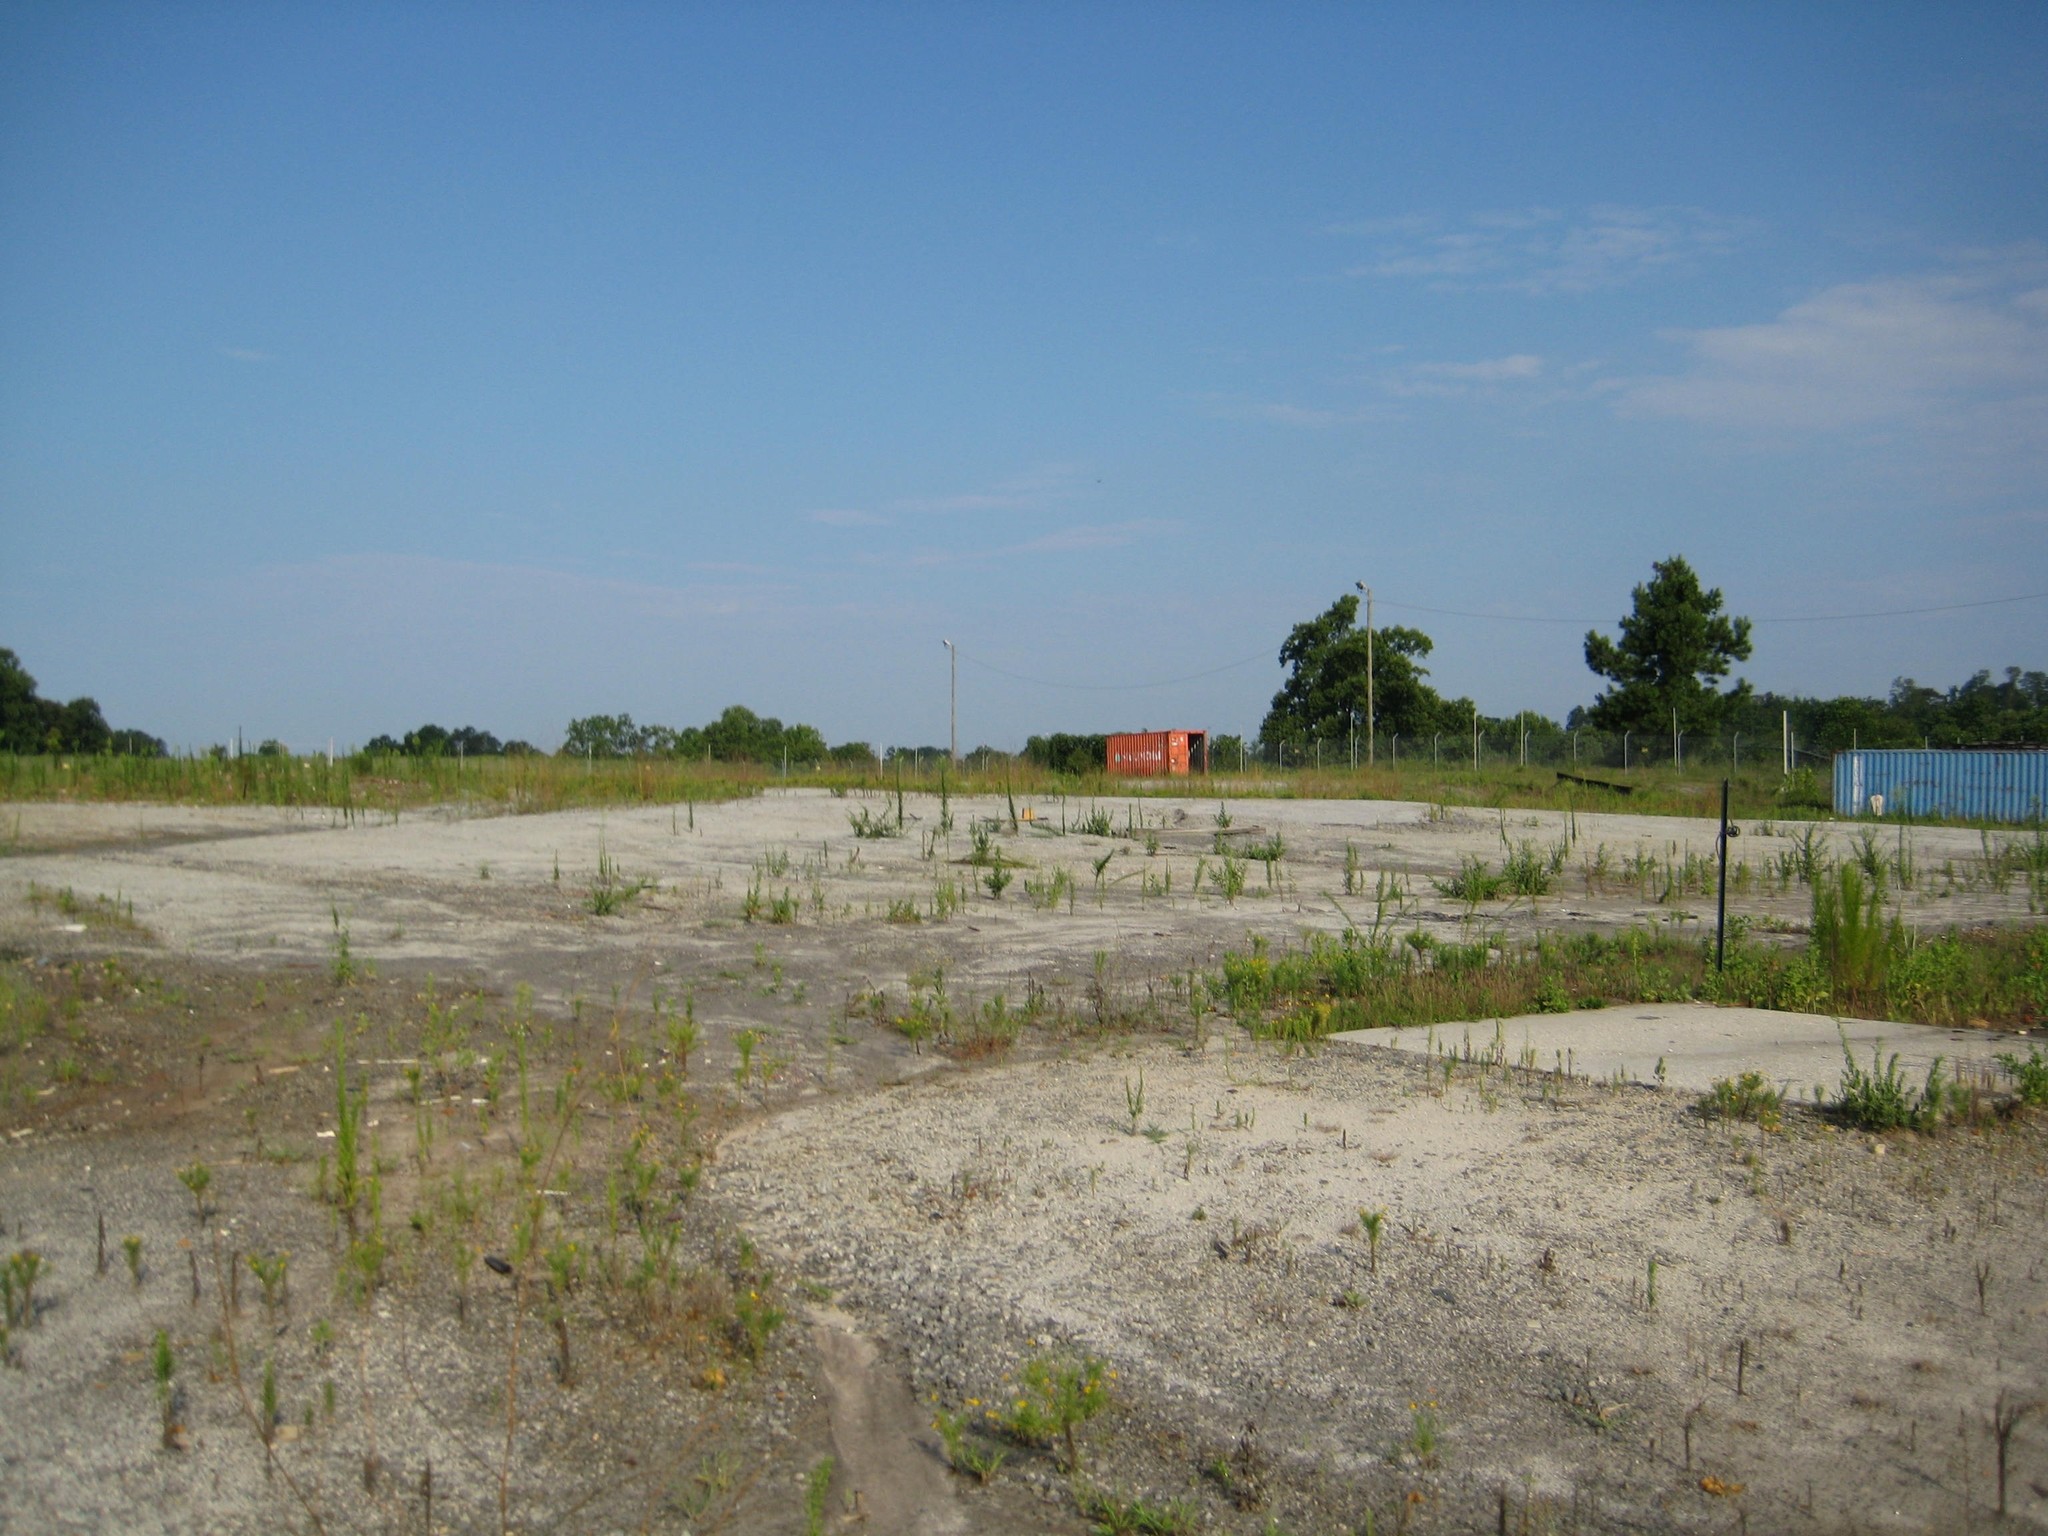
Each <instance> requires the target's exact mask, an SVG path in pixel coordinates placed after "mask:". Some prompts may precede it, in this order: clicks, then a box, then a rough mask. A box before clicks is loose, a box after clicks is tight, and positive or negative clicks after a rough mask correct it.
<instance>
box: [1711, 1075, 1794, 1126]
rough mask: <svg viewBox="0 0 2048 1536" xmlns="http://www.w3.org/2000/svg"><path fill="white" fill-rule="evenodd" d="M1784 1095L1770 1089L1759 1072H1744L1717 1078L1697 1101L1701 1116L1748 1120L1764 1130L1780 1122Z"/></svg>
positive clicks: (1768, 1081) (1767, 1079) (1783, 1106)
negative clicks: (1705, 1093) (1703, 1096)
mask: <svg viewBox="0 0 2048 1536" xmlns="http://www.w3.org/2000/svg"><path fill="white" fill-rule="evenodd" d="M1784 1109H1785V1095H1784V1093H1783V1092H1782V1091H1781V1090H1779V1089H1776V1088H1773V1087H1772V1086H1771V1083H1770V1079H1769V1078H1767V1077H1765V1076H1764V1075H1763V1073H1761V1072H1745V1073H1743V1074H1742V1075H1741V1076H1740V1077H1737V1078H1733V1079H1730V1078H1725V1077H1723V1078H1717V1079H1716V1080H1715V1082H1714V1086H1713V1087H1712V1089H1711V1090H1709V1092H1708V1093H1707V1096H1706V1097H1705V1098H1704V1099H1702V1100H1701V1101H1700V1111H1701V1113H1703V1114H1707V1115H1713V1116H1718V1117H1719V1118H1721V1119H1723V1120H1749V1121H1753V1122H1754V1123H1755V1124H1757V1125H1759V1126H1761V1127H1762V1128H1763V1129H1765V1130H1767V1131H1775V1130H1777V1129H1778V1128H1779V1126H1780V1125H1781V1124H1782V1123H1783V1115H1784Z"/></svg>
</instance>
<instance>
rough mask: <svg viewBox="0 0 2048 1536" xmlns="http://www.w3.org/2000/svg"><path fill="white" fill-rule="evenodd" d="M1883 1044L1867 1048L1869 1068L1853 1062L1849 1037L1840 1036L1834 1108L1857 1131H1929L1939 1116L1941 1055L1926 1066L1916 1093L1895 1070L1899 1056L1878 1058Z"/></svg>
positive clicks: (1854, 1058) (1894, 1054)
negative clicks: (1839, 1081) (1838, 1088)
mask: <svg viewBox="0 0 2048 1536" xmlns="http://www.w3.org/2000/svg"><path fill="white" fill-rule="evenodd" d="M1883 1054H1884V1044H1883V1042H1882V1041H1880V1042H1879V1043H1878V1044H1877V1045H1875V1046H1873V1047H1872V1048H1871V1052H1870V1069H1869V1070H1868V1071H1865V1070H1864V1069H1863V1068H1862V1067H1859V1066H1857V1065H1856V1057H1855V1054H1854V1053H1853V1052H1852V1051H1850V1049H1849V1037H1848V1034H1847V1033H1846V1032H1844V1034H1843V1035H1842V1094H1841V1097H1840V1098H1839V1099H1838V1100H1837V1101H1836V1103H1835V1110H1836V1112H1837V1113H1838V1114H1840V1115H1841V1117H1842V1118H1843V1119H1844V1120H1846V1121H1848V1122H1849V1124H1850V1125H1852V1126H1854V1127H1855V1128H1856V1129H1857V1130H1859V1131H1891V1130H1899V1129H1911V1130H1916V1131H1928V1130H1932V1129H1933V1128H1934V1127H1935V1125H1936V1124H1938V1123H1939V1122H1940V1119H1941V1105H1942V1091H1941V1065H1942V1058H1941V1057H1939V1056H1937V1057H1935V1058H1934V1063H1933V1065H1932V1066H1930V1067H1929V1068H1928V1069H1927V1083H1926V1086H1925V1087H1923V1088H1922V1089H1921V1090H1920V1091H1919V1092H1918V1093H1917V1094H1916V1093H1914V1091H1913V1090H1912V1089H1910V1088H1908V1087H1907V1086H1906V1081H1905V1078H1904V1077H1903V1076H1901V1074H1900V1072H1899V1055H1898V1052H1896V1051H1894V1052H1893V1053H1892V1057H1891V1060H1890V1061H1882V1057H1883Z"/></svg>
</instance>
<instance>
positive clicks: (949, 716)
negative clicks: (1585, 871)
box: [939, 640, 960, 768]
mask: <svg viewBox="0 0 2048 1536" xmlns="http://www.w3.org/2000/svg"><path fill="white" fill-rule="evenodd" d="M939 644H941V645H943V646H944V647H945V648H946V659H947V661H948V662H949V663H950V664H951V671H952V680H951V685H950V686H949V687H948V689H947V691H946V754H947V755H946V766H947V767H948V768H958V767H959V766H960V649H959V647H958V646H956V645H954V644H953V642H952V641H950V640H941V641H940V642H939Z"/></svg>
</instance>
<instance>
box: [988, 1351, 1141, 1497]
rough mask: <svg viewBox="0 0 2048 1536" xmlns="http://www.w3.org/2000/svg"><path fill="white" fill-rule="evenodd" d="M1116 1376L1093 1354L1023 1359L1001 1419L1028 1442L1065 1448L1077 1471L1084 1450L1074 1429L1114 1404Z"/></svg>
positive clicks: (1067, 1463) (1070, 1466)
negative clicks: (1111, 1385) (1112, 1387)
mask: <svg viewBox="0 0 2048 1536" xmlns="http://www.w3.org/2000/svg"><path fill="white" fill-rule="evenodd" d="M1115 1378H1116V1373H1115V1372H1114V1371H1112V1370H1110V1369H1109V1366H1108V1365H1107V1364H1106V1363H1105V1362H1104V1361H1102V1360H1100V1359H1098V1358H1097V1357H1096V1356H1094V1355H1082V1356H1080V1357H1078V1358H1075V1357H1069V1356H1062V1355H1054V1354H1038V1355H1033V1356H1032V1357H1031V1358H1030V1359H1029V1360H1027V1361H1025V1362H1024V1368H1023V1370H1022V1371H1021V1372H1019V1374H1018V1380H1017V1385H1016V1391H1015V1392H1014V1394H1013V1395H1012V1396H1011V1398H1010V1403H1009V1407H1008V1408H1007V1409H1004V1410H1001V1411H999V1412H998V1414H997V1416H996V1418H997V1423H998V1425H999V1426H1000V1427H1001V1429H1002V1430H1003V1432H1004V1433H1005V1434H1007V1435H1009V1436H1010V1437H1011V1438H1012V1439H1014V1440H1017V1441H1019V1442H1020V1443H1022V1444H1024V1445H1028V1446H1033V1447H1044V1446H1051V1445H1055V1444H1057V1445H1059V1446H1061V1447H1063V1448H1064V1450H1065V1453H1066V1460H1065V1466H1066V1470H1067V1471H1068V1472H1074V1471H1077V1470H1079V1468H1080V1465H1081V1448H1080V1443H1079V1441H1078V1439H1077V1438H1076V1434H1075V1432H1076V1431H1077V1430H1078V1429H1079V1428H1080V1426H1081V1425H1083V1424H1085V1423H1087V1422H1088V1421H1089V1420H1090V1419H1092V1418H1094V1417H1095V1416H1096V1415H1097V1414H1099V1413H1101V1412H1102V1411H1103V1409H1105V1408H1107V1407H1108V1406H1109V1383H1110V1382H1111V1381H1113V1380H1115Z"/></svg>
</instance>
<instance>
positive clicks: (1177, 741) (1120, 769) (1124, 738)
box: [1105, 731, 1209, 779]
mask: <svg viewBox="0 0 2048 1536" xmlns="http://www.w3.org/2000/svg"><path fill="white" fill-rule="evenodd" d="M1108 755H1109V761H1108V762H1107V763H1106V764H1105V767H1106V768H1107V769H1108V771H1109V772H1110V773H1111V774H1115V775H1119V776H1122V777H1125V778H1134V779H1143V778H1165V777H1171V776H1185V775H1187V774H1189V773H1207V772H1208V771H1209V733H1208V732H1207V731H1121V732H1119V733H1118V734H1116V735H1114V736H1112V737H1110V738H1109V754H1108Z"/></svg>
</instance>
